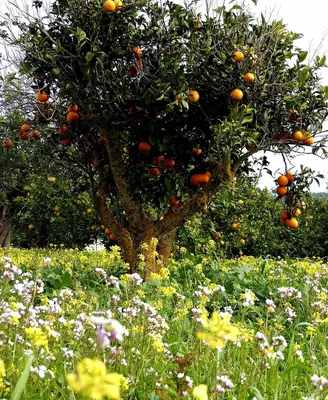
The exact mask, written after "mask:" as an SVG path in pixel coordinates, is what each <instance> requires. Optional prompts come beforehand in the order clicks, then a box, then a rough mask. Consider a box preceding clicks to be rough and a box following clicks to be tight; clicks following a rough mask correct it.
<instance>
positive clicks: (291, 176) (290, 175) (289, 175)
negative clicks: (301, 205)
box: [285, 171, 295, 183]
mask: <svg viewBox="0 0 328 400" xmlns="http://www.w3.org/2000/svg"><path fill="white" fill-rule="evenodd" d="M285 176H286V178H287V179H288V182H289V183H291V182H294V180H295V177H294V172H293V171H288V172H287V174H286V175H285Z"/></svg>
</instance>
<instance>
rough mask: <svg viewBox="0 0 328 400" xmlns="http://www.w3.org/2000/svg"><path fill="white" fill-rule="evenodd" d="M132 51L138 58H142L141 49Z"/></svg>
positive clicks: (137, 48)
mask: <svg viewBox="0 0 328 400" xmlns="http://www.w3.org/2000/svg"><path fill="white" fill-rule="evenodd" d="M132 51H133V53H134V54H135V55H136V56H138V57H141V56H142V50H141V49H140V47H133V48H132Z"/></svg>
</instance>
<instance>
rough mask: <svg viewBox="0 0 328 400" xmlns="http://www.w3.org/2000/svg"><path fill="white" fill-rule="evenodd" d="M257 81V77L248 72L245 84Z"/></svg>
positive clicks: (245, 76)
mask: <svg viewBox="0 0 328 400" xmlns="http://www.w3.org/2000/svg"><path fill="white" fill-rule="evenodd" d="M254 81H255V75H254V74H252V73H251V72H248V73H247V74H245V75H244V82H254Z"/></svg>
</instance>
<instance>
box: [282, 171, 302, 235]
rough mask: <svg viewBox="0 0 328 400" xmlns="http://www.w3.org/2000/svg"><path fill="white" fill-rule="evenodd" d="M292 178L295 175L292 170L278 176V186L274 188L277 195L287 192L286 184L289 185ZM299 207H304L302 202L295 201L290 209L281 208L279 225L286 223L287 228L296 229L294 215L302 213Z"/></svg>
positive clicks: (292, 180) (283, 194) (296, 222)
mask: <svg viewBox="0 0 328 400" xmlns="http://www.w3.org/2000/svg"><path fill="white" fill-rule="evenodd" d="M294 180H295V177H294V173H293V172H292V171H289V172H287V173H286V174H285V175H280V176H279V178H278V179H277V182H278V185H279V186H278V187H277V189H276V192H277V194H278V196H279V197H284V196H287V194H288V192H289V189H288V186H290V185H291V183H292V182H294ZM301 208H303V209H305V208H306V206H305V203H304V202H297V203H296V204H295V205H293V206H292V207H291V209H290V210H289V209H288V210H283V211H282V212H281V214H280V223H281V225H286V226H288V228H292V229H296V228H297V227H298V221H297V219H296V217H299V216H300V215H301V214H302V210H301Z"/></svg>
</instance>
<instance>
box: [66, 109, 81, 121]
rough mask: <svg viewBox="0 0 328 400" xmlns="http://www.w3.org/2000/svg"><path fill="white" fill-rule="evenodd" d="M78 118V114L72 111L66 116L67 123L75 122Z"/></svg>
mask: <svg viewBox="0 0 328 400" xmlns="http://www.w3.org/2000/svg"><path fill="white" fill-rule="evenodd" d="M79 118H80V116H79V114H78V113H76V112H74V111H70V112H69V113H68V114H67V121H77V120H78V119H79Z"/></svg>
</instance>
